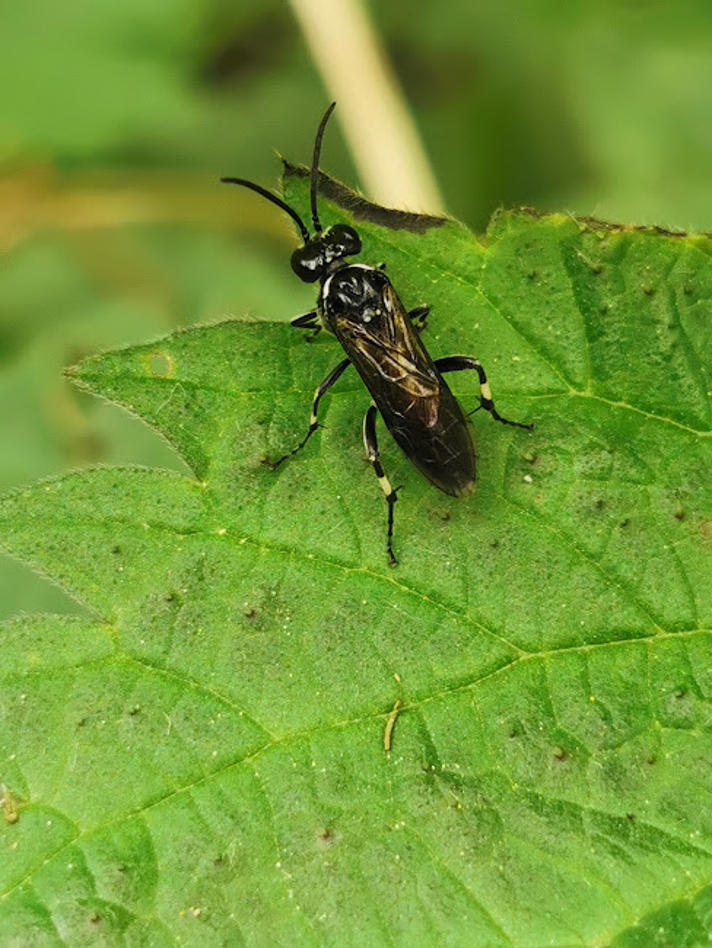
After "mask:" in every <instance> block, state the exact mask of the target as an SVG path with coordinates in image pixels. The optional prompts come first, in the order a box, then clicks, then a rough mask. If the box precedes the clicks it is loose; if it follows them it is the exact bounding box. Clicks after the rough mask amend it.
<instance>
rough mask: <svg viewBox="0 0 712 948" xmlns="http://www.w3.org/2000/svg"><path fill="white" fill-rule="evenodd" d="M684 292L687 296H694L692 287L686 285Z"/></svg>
mask: <svg viewBox="0 0 712 948" xmlns="http://www.w3.org/2000/svg"><path fill="white" fill-rule="evenodd" d="M682 292H683V293H684V294H685V296H692V287H691V286H685V287H683V289H682Z"/></svg>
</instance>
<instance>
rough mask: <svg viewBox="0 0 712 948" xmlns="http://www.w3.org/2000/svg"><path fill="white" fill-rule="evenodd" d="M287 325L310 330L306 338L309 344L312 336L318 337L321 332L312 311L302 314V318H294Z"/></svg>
mask: <svg viewBox="0 0 712 948" xmlns="http://www.w3.org/2000/svg"><path fill="white" fill-rule="evenodd" d="M289 325H290V326H294V327H295V328H296V329H311V332H310V333H309V335H308V336H307V337H306V338H307V342H310V341H311V340H312V339H313V338H314V336H318V335H319V333H320V332H321V324H320V323H319V316H318V314H317V312H316V310H312V311H311V313H304V315H303V316H295V317H294V319H292V320H290V322H289Z"/></svg>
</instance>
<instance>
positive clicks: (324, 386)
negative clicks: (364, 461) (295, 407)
mask: <svg viewBox="0 0 712 948" xmlns="http://www.w3.org/2000/svg"><path fill="white" fill-rule="evenodd" d="M349 364H350V360H349V359H343V360H342V361H341V362H339V364H338V365H337V366H336V367H335V368H333V369H332V370H331V372H329V374H328V375H327V376H326V378H325V379H324V381H323V382H322V383H321V385H318V386H317V389H316V391H315V392H314V400H313V401H312V410H311V418H310V419H309V430H308V431H307V433H306V434H305V435H304V437H303V438H302V440H301V441H300V442H299V444H298V445H297V446H296V448H294V449H293V450H292V451H289V452H287V454H285V455H283V456H282V457H281V458H279V460H278V461H271V462H270V465H269V466H270V467H271V468H272V470H273V471H274V470H275V469H276V468H278V467H279V465H280V464H281V463H282V461H286V460H287V458H291V457H292V456H293V455H294V454H296V453H297V451H301V449H302V448H303V447H304V445H305V444H306V443H307V441H308V440H309V439H310V438H311V436H312V435H313V434H314V432H315V431H316V429H317V428H318V427H319V422H318V420H317V415H316V412H317V408H318V407H319V400H320V399H321V396H322V395H323V394H324V392H326V391H328V390H329V389H330V388H331V386H332V385H333V384H334V382H335V381H336V380H337V379H338V378H339V376H340V375H341V373H342V372H343V371H344V369H345V368H346V366H347V365H349Z"/></svg>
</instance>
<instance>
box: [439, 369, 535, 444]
mask: <svg viewBox="0 0 712 948" xmlns="http://www.w3.org/2000/svg"><path fill="white" fill-rule="evenodd" d="M435 366H436V368H437V369H438V371H439V372H461V371H463V370H464V369H474V370H475V372H477V376H478V378H479V380H480V404H479V405H478V406H477V408H475V411H479V409H480V408H484V410H485V411H488V412H489V413H490V415H492V417H493V418H494V420H495V421H501V422H502V424H503V425H512V426H513V427H515V428H525V429H526V430H527V431H531V430H532V428H533V427H534V425H533V424H529V425H525V424H523V423H522V422H521V421H510V420H509V419H508V418H503V417H502V416H501V415H500V414H499V412H498V411H497V409H496V408H495V407H494V402H493V401H492V392H491V391H490V387H489V382H488V381H487V376H486V375H485V370H484V369H483V368H482V366H481V365H480V363H479V362H478V361H477V359H473V358H472V357H471V356H445V357H444V358H442V359H436V360H435Z"/></svg>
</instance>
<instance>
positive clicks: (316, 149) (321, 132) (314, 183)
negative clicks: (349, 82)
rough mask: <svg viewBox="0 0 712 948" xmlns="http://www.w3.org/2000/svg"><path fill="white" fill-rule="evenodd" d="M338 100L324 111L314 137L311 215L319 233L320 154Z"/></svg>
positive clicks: (315, 230) (316, 231)
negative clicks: (317, 203)
mask: <svg viewBox="0 0 712 948" xmlns="http://www.w3.org/2000/svg"><path fill="white" fill-rule="evenodd" d="M335 105H336V102H332V103H331V105H330V106H329V108H328V109H327V110H326V112H324V118H323V119H322V120H321V122H319V128H318V129H317V130H316V138H315V139H314V157H313V159H312V166H311V188H310V196H311V216H312V222H313V223H314V232H315V233H317V234H320V233H321V229H322V228H321V224H320V222H319V214H318V213H317V209H316V190H317V186H318V184H319V155H320V154H321V140H322V138H323V137H324V129H325V128H326V123H327V122H328V121H329V116H330V115H331V113H332V112H333V111H334V107H335Z"/></svg>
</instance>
